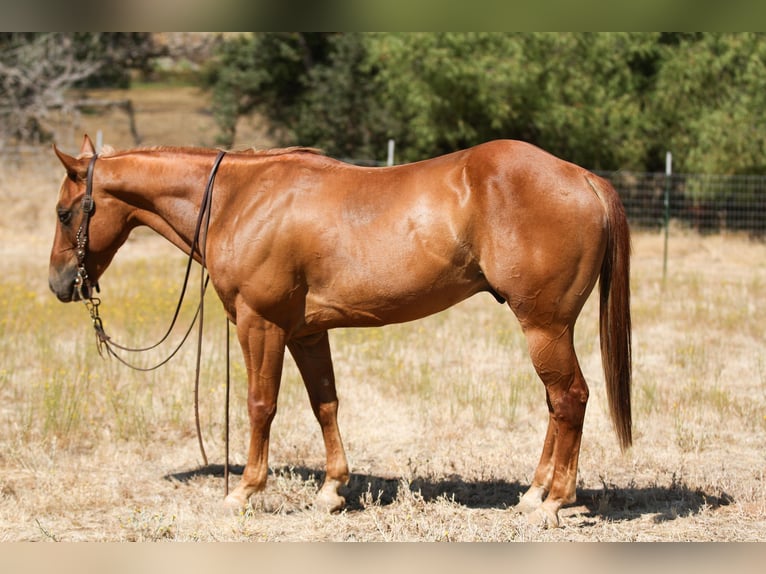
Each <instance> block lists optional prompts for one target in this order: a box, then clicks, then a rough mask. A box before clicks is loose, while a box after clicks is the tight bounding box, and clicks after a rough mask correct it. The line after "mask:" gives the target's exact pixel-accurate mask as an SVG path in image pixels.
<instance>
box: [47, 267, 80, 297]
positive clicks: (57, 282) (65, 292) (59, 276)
mask: <svg viewBox="0 0 766 574" xmlns="http://www.w3.org/2000/svg"><path fill="white" fill-rule="evenodd" d="M76 279H77V268H76V267H68V268H66V269H65V270H64V271H58V270H53V269H51V271H50V274H49V276H48V287H50V289H51V291H53V293H54V295H56V297H58V300H59V301H61V302H63V303H69V302H70V301H76V300H78V299H79V293H78V292H77V289H76V288H75V281H76Z"/></svg>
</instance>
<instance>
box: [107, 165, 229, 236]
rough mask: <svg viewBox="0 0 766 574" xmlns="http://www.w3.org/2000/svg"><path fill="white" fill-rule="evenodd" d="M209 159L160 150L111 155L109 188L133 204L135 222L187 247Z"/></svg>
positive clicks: (200, 199) (192, 232)
mask: <svg viewBox="0 0 766 574" xmlns="http://www.w3.org/2000/svg"><path fill="white" fill-rule="evenodd" d="M213 159H214V156H213V158H210V159H208V158H207V157H205V156H202V155H199V154H189V155H188V156H186V155H183V154H181V153H178V152H160V151H158V152H142V153H136V154H130V155H126V156H124V157H121V158H115V163H114V170H113V174H114V177H113V183H112V185H111V188H112V191H113V193H114V194H115V195H116V196H117V197H118V198H119V199H120V200H122V201H124V202H126V203H128V204H130V205H132V206H133V207H135V208H136V211H135V217H136V219H137V220H138V223H139V224H141V225H146V226H148V227H150V228H152V229H154V230H155V231H156V232H157V233H159V234H160V235H163V236H165V237H166V238H167V239H168V240H169V241H171V242H172V243H174V244H175V245H176V246H178V247H179V248H180V249H182V250H184V251H188V249H189V247H190V245H191V242H192V240H193V236H194V229H195V227H196V221H197V216H198V213H199V209H200V204H201V201H202V195H203V193H204V190H205V184H206V181H207V174H208V173H209V172H210V167H211V165H212V162H213Z"/></svg>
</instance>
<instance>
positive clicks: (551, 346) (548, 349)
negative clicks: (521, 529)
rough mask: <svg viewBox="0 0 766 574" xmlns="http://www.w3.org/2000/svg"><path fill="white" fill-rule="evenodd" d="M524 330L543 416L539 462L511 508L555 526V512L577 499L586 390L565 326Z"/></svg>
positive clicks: (556, 514)
mask: <svg viewBox="0 0 766 574" xmlns="http://www.w3.org/2000/svg"><path fill="white" fill-rule="evenodd" d="M525 331H526V335H527V341H528V345H529V352H530V355H531V357H532V362H533V363H534V366H535V370H536V371H537V374H538V375H539V377H540V379H541V380H542V381H543V384H544V385H545V392H546V397H547V402H548V411H549V417H548V430H547V432H546V436H545V443H544V445H543V452H542V456H541V457H540V463H539V464H538V467H537V470H536V471H535V475H534V479H533V482H532V485H531V486H530V488H529V490H528V491H527V492H526V493H525V494H524V495H523V496H522V497H521V500H520V501H519V505H518V507H517V508H518V509H519V510H520V511H522V512H525V513H529V515H530V520H531V521H533V522H535V521H539V522H542V523H544V524H546V525H548V526H554V527H555V526H558V525H559V520H558V511H559V509H560V508H561V507H562V506H563V505H565V504H570V503H572V502H574V501H575V499H576V497H577V494H576V482H577V463H578V459H579V455H580V440H581V438H582V426H583V420H584V418H585V407H586V404H587V402H588V386H587V384H586V383H585V379H584V377H583V375H582V371H581V370H580V366H579V364H578V362H577V357H576V355H575V351H574V344H573V338H572V328H571V327H570V326H566V327H563V328H551V327H546V328H527V329H525ZM546 495H547V496H546Z"/></svg>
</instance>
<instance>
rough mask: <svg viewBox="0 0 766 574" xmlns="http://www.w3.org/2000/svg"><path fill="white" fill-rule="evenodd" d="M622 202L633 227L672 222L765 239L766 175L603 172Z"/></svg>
mask: <svg viewBox="0 0 766 574" xmlns="http://www.w3.org/2000/svg"><path fill="white" fill-rule="evenodd" d="M599 175H601V176H602V177H605V178H606V179H608V180H610V181H611V182H612V185H614V187H615V189H617V191H618V193H619V194H620V197H621V198H622V201H623V204H624V205H625V209H626V211H627V213H628V219H629V221H630V224H631V227H633V228H634V229H661V228H662V227H663V226H665V225H667V223H668V220H670V221H673V222H674V223H677V224H679V225H681V226H683V227H685V228H687V229H691V230H694V231H697V232H699V233H703V234H708V233H721V232H727V231H739V232H745V233H747V234H748V235H750V236H752V237H754V238H761V239H764V238H766V176H761V175H704V174H673V175H670V176H668V175H665V174H664V173H635V172H599Z"/></svg>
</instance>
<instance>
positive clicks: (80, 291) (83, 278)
mask: <svg viewBox="0 0 766 574" xmlns="http://www.w3.org/2000/svg"><path fill="white" fill-rule="evenodd" d="M97 159H98V154H97V153H94V154H93V157H92V158H91V159H90V163H89V164H88V174H87V176H86V178H85V195H84V196H83V198H82V203H81V204H80V205H81V209H82V221H81V222H80V228H79V229H78V230H77V251H76V253H77V276H76V277H75V280H74V289H75V292H76V293H77V296H78V297H79V298H80V300H82V301H85V300H86V299H92V296H93V290H94V289H95V290H96V292H100V289H99V287H98V282H95V283H93V282H91V280H90V277H88V271H87V270H86V269H85V256H86V254H87V253H88V227H89V226H90V216H91V214H92V213H93V210H94V208H95V207H96V204H95V202H94V201H93V169H94V168H95V167H96V160H97ZM86 293H87V296H86Z"/></svg>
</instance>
